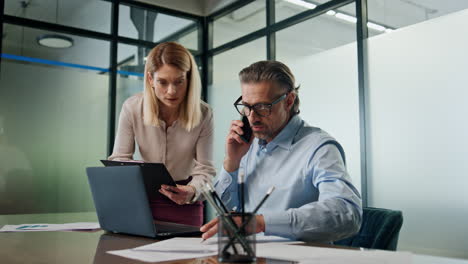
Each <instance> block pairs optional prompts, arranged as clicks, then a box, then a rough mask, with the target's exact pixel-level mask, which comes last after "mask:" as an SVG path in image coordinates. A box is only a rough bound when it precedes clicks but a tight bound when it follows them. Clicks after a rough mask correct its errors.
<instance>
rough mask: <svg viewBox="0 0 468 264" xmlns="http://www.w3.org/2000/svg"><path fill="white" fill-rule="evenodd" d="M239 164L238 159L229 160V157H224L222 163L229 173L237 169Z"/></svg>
mask: <svg viewBox="0 0 468 264" xmlns="http://www.w3.org/2000/svg"><path fill="white" fill-rule="evenodd" d="M239 164H240V161H233V160H230V159H224V163H223V166H224V170H225V171H227V172H229V173H231V172H234V171H236V170H237V169H239Z"/></svg>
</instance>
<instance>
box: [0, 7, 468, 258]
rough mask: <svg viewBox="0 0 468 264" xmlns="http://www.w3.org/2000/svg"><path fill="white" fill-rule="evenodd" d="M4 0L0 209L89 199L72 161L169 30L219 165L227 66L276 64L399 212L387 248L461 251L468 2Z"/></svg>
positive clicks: (105, 144)
mask: <svg viewBox="0 0 468 264" xmlns="http://www.w3.org/2000/svg"><path fill="white" fill-rule="evenodd" d="M0 2H1V1H0ZM2 4H3V5H4V6H1V7H2V8H3V10H2V11H3V12H1V14H0V15H1V21H2V25H1V27H0V29H1V35H2V41H1V46H0V47H1V49H0V51H1V64H0V217H1V215H2V214H3V215H4V214H32V213H59V212H85V211H93V210H94V206H93V202H92V197H91V194H90V191H89V188H88V183H87V178H86V174H85V167H88V166H100V164H99V159H104V158H106V157H107V156H108V155H109V153H110V151H111V149H112V145H113V140H114V136H115V131H116V129H117V127H116V120H117V119H118V116H119V112H120V108H121V105H122V103H123V101H124V100H125V99H126V98H128V97H129V96H131V95H133V94H135V93H137V92H140V91H142V90H143V67H144V63H145V56H146V54H147V52H148V51H149V50H150V49H151V48H152V47H154V46H155V45H157V43H159V42H163V41H177V42H179V43H181V44H183V45H184V46H186V47H187V48H188V49H190V51H191V52H192V53H193V55H194V56H195V58H196V59H197V61H198V63H199V68H200V72H201V74H202V79H203V83H204V89H203V98H204V99H205V100H206V101H207V102H208V103H209V104H210V105H211V106H212V107H213V109H214V114H215V148H214V154H215V155H214V159H215V164H216V167H217V168H218V169H219V168H220V166H221V164H222V160H223V156H224V139H225V135H226V131H227V129H228V127H229V123H230V120H232V119H236V118H238V116H237V115H238V114H237V112H236V111H235V109H234V107H232V103H233V102H234V100H235V99H237V97H238V96H239V94H240V88H239V82H238V79H237V73H238V72H239V70H240V69H242V68H243V67H246V66H248V65H249V64H251V63H252V62H255V61H258V60H265V59H276V60H279V61H282V62H284V63H286V64H287V65H288V66H290V68H291V69H292V71H293V73H294V74H295V75H296V79H297V82H298V83H297V84H300V85H301V89H300V93H299V94H300V97H301V101H302V102H301V117H302V118H303V119H305V120H306V121H307V122H308V123H309V124H311V125H314V126H318V127H321V128H323V129H324V130H326V131H328V132H329V133H331V134H332V135H333V136H335V137H336V138H337V139H338V141H340V142H341V143H342V144H343V146H344V148H345V151H346V156H347V162H348V163H347V164H348V170H349V173H350V175H351V177H352V179H353V181H354V183H355V185H356V186H357V187H358V188H359V189H360V191H361V192H362V194H363V200H364V203H365V205H367V206H373V207H382V208H389V209H395V210H401V211H403V216H404V224H403V228H402V230H401V232H400V240H399V250H410V251H413V252H416V253H423V254H431V255H441V256H451V257H460V258H468V253H467V252H466V249H467V248H468V241H467V240H466V237H467V236H468V229H467V228H466V227H465V223H466V222H468V192H466V189H467V188H468V173H467V171H468V138H467V135H468V122H466V121H465V119H466V116H467V115H468V104H467V103H466V98H468V90H467V88H466V83H468V75H467V74H466V71H467V69H468V53H467V51H466V47H467V46H468V28H467V27H466V25H467V22H466V21H468V9H467V8H468V2H467V1H464V0H450V1H444V0H367V1H365V0H332V1H326V0H307V1H306V0H255V1H235V0H200V1H195V0H193V1H184V0H173V1H170V0H160V1H158V0H146V1H132V0H121V1H116V0H108V1H104V0H81V1H73V0H5V1H4V2H2ZM365 7H367V8H365ZM365 11H367V12H365ZM366 15H367V20H368V23H367V27H365V25H366V23H364V24H360V23H359V22H360V20H361V18H364V19H365V18H366ZM358 20H359V21H358ZM364 21H365V20H364ZM359 25H364V26H362V27H359ZM358 32H359V33H358ZM208 213H209V214H208V218H210V217H212V213H210V212H208Z"/></svg>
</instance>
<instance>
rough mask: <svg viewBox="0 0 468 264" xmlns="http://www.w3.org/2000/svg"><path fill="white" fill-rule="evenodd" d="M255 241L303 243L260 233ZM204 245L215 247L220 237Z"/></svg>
mask: <svg viewBox="0 0 468 264" xmlns="http://www.w3.org/2000/svg"><path fill="white" fill-rule="evenodd" d="M255 241H256V243H257V244H263V243H278V244H294V243H303V242H301V241H297V240H291V239H288V238H284V237H279V236H265V235H264V233H258V234H256V235H255ZM203 244H207V245H213V244H218V236H217V235H215V236H213V237H211V238H208V239H207V240H206V241H205V242H203Z"/></svg>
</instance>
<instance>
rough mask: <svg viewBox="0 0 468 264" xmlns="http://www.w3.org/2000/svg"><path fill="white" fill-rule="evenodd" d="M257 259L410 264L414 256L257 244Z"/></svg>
mask: <svg viewBox="0 0 468 264" xmlns="http://www.w3.org/2000/svg"><path fill="white" fill-rule="evenodd" d="M257 257H263V258H272V259H283V260H290V261H291V260H292V261H297V262H299V263H305V264H308V263H310V264H312V263H326V264H335V263H336V264H343V263H347V264H375V263H379V264H410V263H411V262H412V254H411V253H409V252H394V251H383V250H365V251H360V250H352V249H337V248H322V247H311V246H306V245H284V244H257Z"/></svg>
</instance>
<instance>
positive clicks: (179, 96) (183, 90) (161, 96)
mask: <svg viewBox="0 0 468 264" xmlns="http://www.w3.org/2000/svg"><path fill="white" fill-rule="evenodd" d="M148 78H149V81H150V83H151V84H152V86H153V89H154V92H155V93H156V97H157V98H158V100H159V101H160V102H161V104H162V105H161V106H162V107H163V108H168V109H173V110H177V109H178V108H179V106H180V105H181V103H182V102H183V101H184V99H185V96H186V94H187V85H188V82H187V72H185V71H181V70H179V69H178V68H176V67H174V66H171V65H167V64H164V65H163V66H162V67H161V68H160V69H159V70H158V71H156V72H155V73H154V74H153V76H151V74H148Z"/></svg>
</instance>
